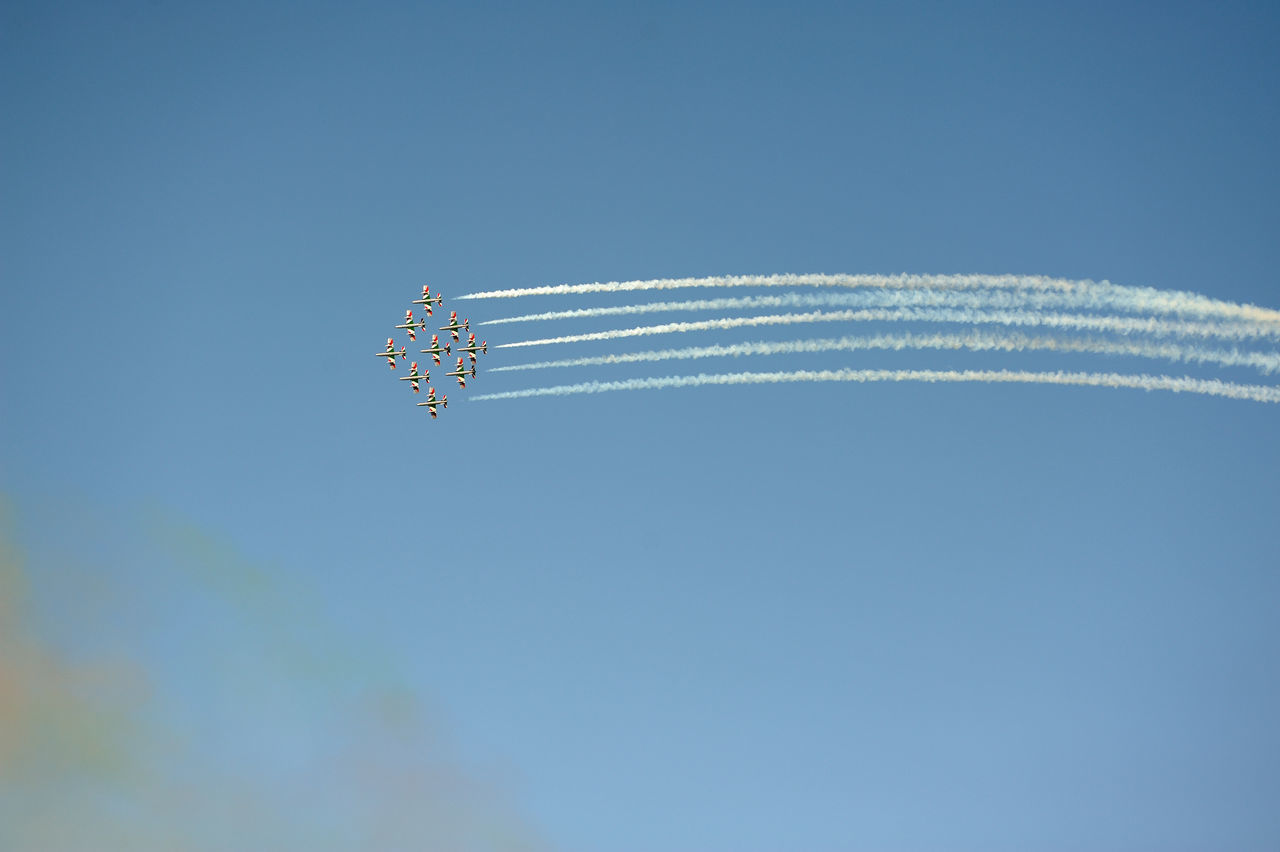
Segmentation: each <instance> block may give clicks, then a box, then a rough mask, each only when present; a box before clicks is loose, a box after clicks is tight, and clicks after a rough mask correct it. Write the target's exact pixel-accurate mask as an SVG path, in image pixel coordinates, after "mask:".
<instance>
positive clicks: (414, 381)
mask: <svg viewBox="0 0 1280 852" xmlns="http://www.w3.org/2000/svg"><path fill="white" fill-rule="evenodd" d="M400 381H402V382H408V383H409V384H411V385H413V392H414V393H417V392H418V382H420V381H421V382H429V381H431V371H430V370H426V371H425V372H422V373H419V372H418V362H417V361H414V362H413V365H412V366H411V367H410V369H409V375H407V376H401V377H400Z"/></svg>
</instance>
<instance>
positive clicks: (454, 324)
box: [440, 311, 471, 340]
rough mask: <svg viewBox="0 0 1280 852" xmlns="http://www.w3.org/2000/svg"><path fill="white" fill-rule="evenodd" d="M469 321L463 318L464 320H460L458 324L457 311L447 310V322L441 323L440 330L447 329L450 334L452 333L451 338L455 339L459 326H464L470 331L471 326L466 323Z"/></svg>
mask: <svg viewBox="0 0 1280 852" xmlns="http://www.w3.org/2000/svg"><path fill="white" fill-rule="evenodd" d="M469 322H470V321H469V320H465V319H464V320H463V321H462V323H461V324H459V323H458V312H457V311H449V324H448V325H442V326H440V330H441V331H447V332H449V333H450V334H452V335H453V339H454V340H457V339H458V329H460V328H464V329H466V330H467V331H470V330H471V326H470V325H469V324H468V323H469Z"/></svg>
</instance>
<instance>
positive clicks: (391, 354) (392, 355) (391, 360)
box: [378, 337, 406, 370]
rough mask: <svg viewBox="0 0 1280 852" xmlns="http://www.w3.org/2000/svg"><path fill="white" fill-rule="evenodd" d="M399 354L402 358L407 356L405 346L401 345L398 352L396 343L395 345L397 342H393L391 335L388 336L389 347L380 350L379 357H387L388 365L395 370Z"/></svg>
mask: <svg viewBox="0 0 1280 852" xmlns="http://www.w3.org/2000/svg"><path fill="white" fill-rule="evenodd" d="M397 355H399V356H400V357H401V358H404V357H406V356H405V351H404V347H403V346H401V347H400V351H399V352H397V351H396V345H395V343H393V342H392V340H391V338H390V337H388V338H387V348H386V351H384V352H379V353H378V357H379V358H386V359H387V365H388V366H389V367H391V369H393V370H394V369H395V368H396V356H397Z"/></svg>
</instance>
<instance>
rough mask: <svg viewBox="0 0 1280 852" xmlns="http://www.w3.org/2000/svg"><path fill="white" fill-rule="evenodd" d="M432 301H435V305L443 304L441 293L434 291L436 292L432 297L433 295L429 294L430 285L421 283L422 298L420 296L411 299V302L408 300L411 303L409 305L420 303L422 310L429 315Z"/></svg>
mask: <svg viewBox="0 0 1280 852" xmlns="http://www.w3.org/2000/svg"><path fill="white" fill-rule="evenodd" d="M432 302H435V303H436V304H437V305H443V304H444V296H442V295H441V294H439V293H436V294H435V296H434V297H433V296H432V295H431V288H430V287H428V286H427V285H426V284H423V285H422V298H421V299H414V300H413V301H412V302H410V303H409V304H411V305H422V309H423V310H424V311H426V312H427V316H431V303H432Z"/></svg>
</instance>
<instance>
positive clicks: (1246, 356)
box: [489, 332, 1280, 374]
mask: <svg viewBox="0 0 1280 852" xmlns="http://www.w3.org/2000/svg"><path fill="white" fill-rule="evenodd" d="M868 349H884V350H895V351H897V350H904V349H948V350H955V349H968V350H971V351H975V352H987V351H1000V352H1021V351H1023V350H1027V349H1030V350H1044V351H1050V352H1083V353H1089V354H1094V355H1121V356H1124V355H1128V356H1133V357H1138V358H1151V359H1164V360H1169V361H1182V362H1186V363H1198V364H1219V365H1221V366H1225V367H1253V368H1254V369H1256V370H1258V371H1259V372H1262V373H1267V374H1271V373H1274V372H1276V371H1277V370H1280V352H1241V351H1239V350H1238V349H1230V350H1227V349H1205V348H1202V347H1198V346H1185V345H1181V344H1174V343H1138V342H1132V341H1128V340H1117V341H1112V340H1098V339H1096V338H1080V339H1073V338H1066V339H1060V338H1053V337H1032V336H1029V335H1025V334H1020V333H1018V332H1012V333H1008V334H990V333H986V332H973V333H971V334H933V335H917V334H897V335H888V334H884V335H874V336H869V337H841V338H833V339H820V340H790V341H784V342H772V341H760V342H755V343H733V344H727V345H720V346H697V347H687V348H683V349H660V350H651V351H648V352H629V353H623V354H621V355H600V356H595V357H590V358H571V359H565V360H559V361H539V362H536V363H531V364H513V365H510V366H506V367H493V368H491V369H490V371H489V372H491V373H502V372H512V371H517V370H542V369H548V368H554V367H596V366H605V365H611V364H634V363H641V362H653V361H686V360H693V359H697V358H719V357H729V356H733V357H738V356H742V355H790V354H807V353H815V352H837V351H839V352H852V351H860V350H868Z"/></svg>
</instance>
